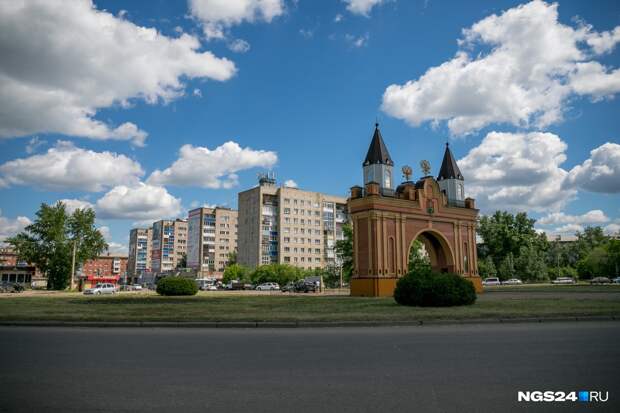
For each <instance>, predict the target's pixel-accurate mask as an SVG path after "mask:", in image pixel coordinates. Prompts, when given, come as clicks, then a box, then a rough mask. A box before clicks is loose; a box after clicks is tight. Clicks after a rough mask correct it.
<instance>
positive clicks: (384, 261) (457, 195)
mask: <svg viewBox="0 0 620 413" xmlns="http://www.w3.org/2000/svg"><path fill="white" fill-rule="evenodd" d="M393 165H394V164H393V162H392V160H391V158H390V155H389V153H388V151H387V148H386V147H385V144H384V142H383V139H382V137H381V133H380V131H379V128H378V125H376V128H375V133H374V136H373V139H372V142H371V145H370V148H369V150H368V155H367V156H366V160H365V161H364V164H363V166H364V187H360V186H354V187H353V188H351V197H350V199H349V212H350V214H351V220H352V224H353V256H354V257H353V258H354V265H353V267H354V268H353V274H352V278H351V295H355V296H390V295H392V294H393V292H394V288H395V286H396V281H397V280H398V278H400V277H402V276H404V275H405V274H406V273H407V270H408V263H409V253H410V250H411V247H412V244H413V242H414V241H415V240H419V241H420V242H422V244H423V245H424V249H425V250H426V252H427V253H428V257H429V259H430V262H431V266H432V267H433V269H434V270H436V271H442V272H454V273H457V274H460V275H461V276H463V277H467V278H468V279H469V280H470V281H472V283H474V286H475V287H476V290H477V291H479V292H480V291H481V290H482V285H481V282H480V277H479V276H478V263H477V255H476V220H477V218H478V210H477V209H476V208H475V202H474V200H473V199H471V198H465V196H464V178H463V176H462V175H461V173H460V171H459V169H458V166H457V164H456V161H455V160H454V158H453V156H452V153H451V151H450V148H449V147H448V146H447V145H446V150H445V154H444V159H443V163H442V166H441V168H440V172H439V175H438V176H437V178H435V177H433V176H430V175H429V170H428V167H427V168H426V169H427V170H426V171H425V172H426V173H425V176H423V177H421V178H420V179H418V180H417V181H415V182H414V181H412V180H409V176H407V177H406V180H405V182H403V183H401V184H400V185H398V187H397V188H396V189H393V188H392V167H393Z"/></svg>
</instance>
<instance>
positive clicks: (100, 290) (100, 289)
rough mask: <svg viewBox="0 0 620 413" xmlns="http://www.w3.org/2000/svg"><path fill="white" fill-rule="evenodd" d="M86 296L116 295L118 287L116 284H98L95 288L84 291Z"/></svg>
mask: <svg viewBox="0 0 620 413" xmlns="http://www.w3.org/2000/svg"><path fill="white" fill-rule="evenodd" d="M84 294H86V295H100V294H116V286H114V284H109V283H103V284H97V285H95V286H94V287H93V288H87V289H86V290H84Z"/></svg>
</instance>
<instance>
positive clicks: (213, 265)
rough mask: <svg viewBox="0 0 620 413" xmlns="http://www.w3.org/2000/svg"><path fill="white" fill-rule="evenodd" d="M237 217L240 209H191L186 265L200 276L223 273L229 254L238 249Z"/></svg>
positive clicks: (219, 275) (220, 274) (218, 275)
mask: <svg viewBox="0 0 620 413" xmlns="http://www.w3.org/2000/svg"><path fill="white" fill-rule="evenodd" d="M237 218H238V214H237V211H235V210H233V209H230V208H223V207H215V208H196V209H193V210H191V211H189V217H188V238H187V266H188V267H189V268H193V269H195V270H196V271H197V272H198V275H199V276H213V277H217V278H221V276H222V275H223V273H224V269H225V268H226V265H228V257H229V254H230V253H232V252H235V251H237V231H238V222H237Z"/></svg>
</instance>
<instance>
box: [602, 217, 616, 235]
mask: <svg viewBox="0 0 620 413" xmlns="http://www.w3.org/2000/svg"><path fill="white" fill-rule="evenodd" d="M603 231H604V232H605V233H606V234H609V235H616V234H620V220H619V221H618V222H614V223H611V224H609V225H605V227H603Z"/></svg>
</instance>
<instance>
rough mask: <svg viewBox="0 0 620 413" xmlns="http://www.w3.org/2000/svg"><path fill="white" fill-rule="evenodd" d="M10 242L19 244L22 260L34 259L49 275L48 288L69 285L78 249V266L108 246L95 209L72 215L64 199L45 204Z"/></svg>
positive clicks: (76, 262) (16, 248) (18, 249)
mask: <svg viewBox="0 0 620 413" xmlns="http://www.w3.org/2000/svg"><path fill="white" fill-rule="evenodd" d="M6 242H7V243H8V244H10V245H12V246H13V247H14V248H15V251H16V252H17V255H18V257H19V259H20V260H24V261H27V262H31V263H33V264H34V265H36V266H37V267H38V268H39V270H40V271H42V272H43V273H44V274H46V275H47V288H48V289H51V290H63V289H65V288H67V286H68V284H69V281H70V279H71V271H72V265H71V264H72V258H73V252H74V251H75V265H76V267H77V266H79V265H81V264H83V263H84V262H85V261H86V260H88V259H92V258H95V257H96V256H97V255H99V254H101V253H102V252H103V251H104V250H105V249H106V248H107V247H108V245H107V244H106V242H105V240H104V238H103V235H102V234H101V232H99V230H97V228H96V227H95V212H94V211H93V210H92V209H90V208H87V209H77V210H75V211H74V212H73V214H71V215H69V214H67V210H66V208H65V205H64V204H63V203H62V202H58V203H56V204H55V205H52V206H50V205H47V204H41V208H40V209H39V210H38V211H37V213H36V219H35V221H34V222H33V223H32V224H30V225H28V226H27V227H26V228H25V231H22V232H20V233H19V234H17V235H16V236H14V237H12V238H9V239H7V241H6Z"/></svg>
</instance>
